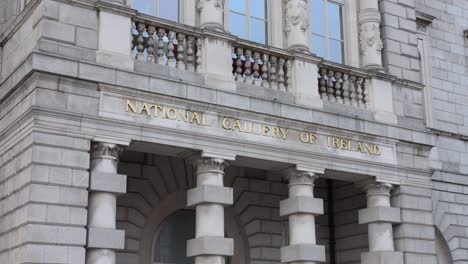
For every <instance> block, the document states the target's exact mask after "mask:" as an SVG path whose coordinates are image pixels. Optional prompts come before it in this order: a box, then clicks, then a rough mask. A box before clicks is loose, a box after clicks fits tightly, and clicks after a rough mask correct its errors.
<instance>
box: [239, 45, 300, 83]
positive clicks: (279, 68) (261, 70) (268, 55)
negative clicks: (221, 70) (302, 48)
mask: <svg viewBox="0 0 468 264" xmlns="http://www.w3.org/2000/svg"><path fill="white" fill-rule="evenodd" d="M291 65H292V56H291V55H289V53H287V52H275V51H272V49H271V48H266V47H261V46H260V45H255V44H252V43H249V44H245V43H242V42H241V41H239V42H238V43H236V44H235V45H234V46H233V52H232V74H233V78H234V80H235V81H238V82H243V83H247V84H251V85H256V86H261V87H264V88H271V89H274V90H279V91H284V92H286V91H288V90H289V88H290V87H291V76H292V75H291V71H292V68H291Z"/></svg>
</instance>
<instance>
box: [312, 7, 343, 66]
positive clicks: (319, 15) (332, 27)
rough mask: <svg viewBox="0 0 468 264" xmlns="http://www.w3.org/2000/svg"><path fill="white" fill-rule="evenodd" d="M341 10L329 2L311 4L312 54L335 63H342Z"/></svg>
mask: <svg viewBox="0 0 468 264" xmlns="http://www.w3.org/2000/svg"><path fill="white" fill-rule="evenodd" d="M342 9H343V6H342V4H340V3H337V2H333V1H329V0H312V2H311V17H312V23H311V24H312V25H311V28H312V52H314V53H315V54H316V55H317V56H319V57H322V58H324V59H327V60H330V61H333V62H336V63H344V54H343V53H344V52H343V50H344V47H343V27H342V22H343V21H342V12H343V11H342Z"/></svg>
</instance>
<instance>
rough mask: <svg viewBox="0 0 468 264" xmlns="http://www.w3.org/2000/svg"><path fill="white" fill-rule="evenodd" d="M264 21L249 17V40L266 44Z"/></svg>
mask: <svg viewBox="0 0 468 264" xmlns="http://www.w3.org/2000/svg"><path fill="white" fill-rule="evenodd" d="M266 27H267V25H266V21H265V20H260V19H255V18H250V40H251V41H255V42H258V43H261V44H266V30H267V29H266Z"/></svg>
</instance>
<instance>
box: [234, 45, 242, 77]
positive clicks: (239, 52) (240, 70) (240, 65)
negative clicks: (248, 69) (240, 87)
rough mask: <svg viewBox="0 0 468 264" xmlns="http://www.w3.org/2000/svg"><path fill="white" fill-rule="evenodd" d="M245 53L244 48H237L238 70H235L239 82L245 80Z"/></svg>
mask: <svg viewBox="0 0 468 264" xmlns="http://www.w3.org/2000/svg"><path fill="white" fill-rule="evenodd" d="M243 55H244V49H242V48H237V49H236V64H235V65H236V71H235V74H236V76H235V80H236V81H238V82H242V81H244V76H243V75H242V72H243V70H242V56H243Z"/></svg>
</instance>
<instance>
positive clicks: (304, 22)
mask: <svg viewBox="0 0 468 264" xmlns="http://www.w3.org/2000/svg"><path fill="white" fill-rule="evenodd" d="M307 2H308V0H287V1H286V14H285V20H286V29H285V30H286V32H291V31H292V28H293V27H299V29H300V30H301V31H302V32H305V31H306V30H307V28H308V27H309V18H308V15H307Z"/></svg>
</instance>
